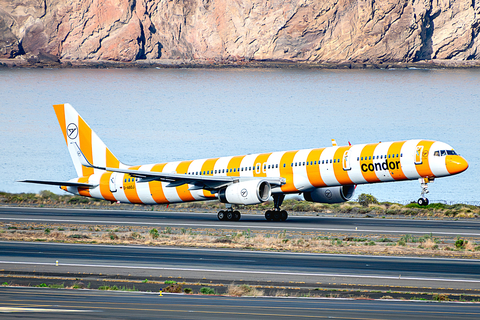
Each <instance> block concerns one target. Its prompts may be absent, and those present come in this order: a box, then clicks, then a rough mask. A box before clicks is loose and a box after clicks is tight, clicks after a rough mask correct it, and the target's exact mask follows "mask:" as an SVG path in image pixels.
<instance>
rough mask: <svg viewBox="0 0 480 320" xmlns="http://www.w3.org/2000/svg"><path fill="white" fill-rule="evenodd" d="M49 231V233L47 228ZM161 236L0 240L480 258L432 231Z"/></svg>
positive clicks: (16, 234)
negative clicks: (403, 236) (405, 236)
mask: <svg viewBox="0 0 480 320" xmlns="http://www.w3.org/2000/svg"><path fill="white" fill-rule="evenodd" d="M116 228H120V229H116ZM167 228H168V229H167ZM47 229H48V231H49V232H46V230H47ZM157 234H158V236H156V237H152V233H151V229H148V228H147V227H139V226H122V227H120V226H107V225H97V226H91V225H61V224H38V223H13V224H7V223H4V222H0V239H2V240H20V241H55V242H65V243H99V244H124V245H135V244H137V245H147V246H148V245H154V246H182V247H205V248H231V249H252V250H263V251H290V252H313V253H344V254H359V255H362V254H366V255H403V256H432V255H434V256H441V257H469V258H480V250H478V248H479V245H478V244H476V243H475V242H474V240H475V239H470V240H469V241H468V242H467V244H466V245H465V246H464V247H462V248H460V249H459V248H455V244H454V242H455V239H453V238H452V239H449V238H443V239H434V238H432V237H431V235H426V236H424V237H421V238H420V237H416V238H415V237H410V240H409V241H407V242H406V243H405V246H403V245H398V242H397V240H398V238H400V236H398V235H397V236H392V235H389V237H391V238H392V239H388V240H389V241H385V242H384V241H381V242H377V240H378V239H380V238H381V236H380V235H369V236H367V238H365V237H363V236H362V237H358V238H355V237H352V236H351V235H348V236H345V235H344V234H337V235H332V234H329V233H318V232H304V231H288V232H286V231H271V232H269V233H265V231H264V230H253V231H250V230H247V231H242V232H239V231H238V230H228V229H208V228H205V229H188V230H185V229H184V228H171V227H166V228H165V229H158V230H157ZM394 237H397V238H396V239H395V238H394ZM412 239H413V240H415V241H413V240H412ZM477 240H478V239H477ZM396 242H397V243H396ZM432 249H438V250H432Z"/></svg>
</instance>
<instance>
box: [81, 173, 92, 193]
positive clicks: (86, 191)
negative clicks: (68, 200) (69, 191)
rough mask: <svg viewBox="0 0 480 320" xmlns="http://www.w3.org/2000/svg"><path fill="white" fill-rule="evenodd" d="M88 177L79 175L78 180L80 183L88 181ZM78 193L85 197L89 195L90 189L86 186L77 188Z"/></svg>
mask: <svg viewBox="0 0 480 320" xmlns="http://www.w3.org/2000/svg"><path fill="white" fill-rule="evenodd" d="M88 178H89V177H80V178H78V182H80V183H88ZM78 193H79V194H80V195H82V196H85V197H91V195H90V190H89V189H88V188H85V189H83V188H78Z"/></svg>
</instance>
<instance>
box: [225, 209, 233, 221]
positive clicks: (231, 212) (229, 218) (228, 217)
mask: <svg viewBox="0 0 480 320" xmlns="http://www.w3.org/2000/svg"><path fill="white" fill-rule="evenodd" d="M225 216H226V218H227V219H226V220H227V221H232V220H233V219H234V218H235V215H234V214H233V211H230V210H228V211H227V213H226V215H225Z"/></svg>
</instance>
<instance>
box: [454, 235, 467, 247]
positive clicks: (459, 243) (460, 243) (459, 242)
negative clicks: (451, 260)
mask: <svg viewBox="0 0 480 320" xmlns="http://www.w3.org/2000/svg"><path fill="white" fill-rule="evenodd" d="M467 243H468V241H467V240H463V239H461V238H460V237H457V240H456V241H455V247H456V248H457V249H461V248H464V247H465V245H466V244H467Z"/></svg>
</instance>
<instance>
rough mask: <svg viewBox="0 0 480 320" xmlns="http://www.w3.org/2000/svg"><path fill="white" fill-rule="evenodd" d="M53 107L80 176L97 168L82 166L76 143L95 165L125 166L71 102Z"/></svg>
mask: <svg viewBox="0 0 480 320" xmlns="http://www.w3.org/2000/svg"><path fill="white" fill-rule="evenodd" d="M53 108H54V109H55V113H56V114H57V118H58V123H59V124H60V128H61V129H62V132H63V136H64V138H65V142H66V143H67V147H68V151H69V153H70V157H71V158H72V161H73V164H74V165H75V170H76V171H77V175H78V176H79V177H81V176H88V175H91V174H93V173H94V170H96V169H93V168H87V167H84V166H82V164H81V163H80V160H79V158H78V156H77V149H76V147H75V144H74V143H76V144H77V145H78V146H79V147H80V150H82V152H83V154H84V155H85V157H86V158H87V160H88V161H89V162H90V163H91V164H93V165H94V166H99V167H110V168H120V166H122V167H123V166H124V165H123V164H122V163H121V162H120V161H119V160H118V159H117V157H115V156H114V155H113V153H112V152H111V151H110V150H109V149H108V148H107V146H106V145H105V143H103V141H102V140H100V138H99V137H98V136H97V134H96V133H95V132H94V131H93V130H92V129H90V127H89V126H88V124H87V123H86V122H85V121H84V120H83V118H82V117H81V116H80V115H79V114H78V112H77V111H76V110H75V109H74V108H73V107H72V106H71V105H70V104H68V103H65V104H56V105H54V106H53Z"/></svg>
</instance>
